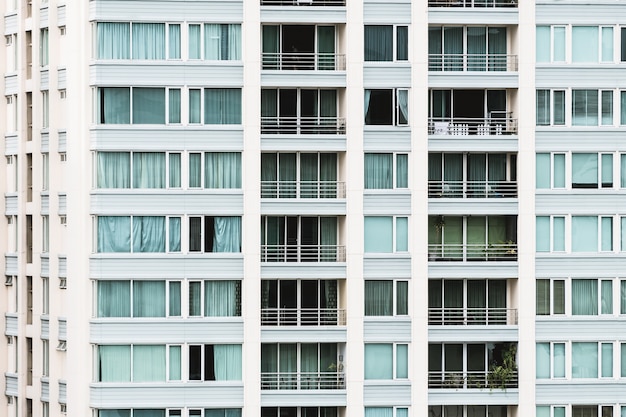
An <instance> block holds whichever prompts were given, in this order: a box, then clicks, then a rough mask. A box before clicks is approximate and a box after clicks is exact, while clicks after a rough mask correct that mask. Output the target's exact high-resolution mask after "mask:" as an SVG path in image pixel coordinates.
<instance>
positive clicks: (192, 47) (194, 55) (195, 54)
mask: <svg viewBox="0 0 626 417" xmlns="http://www.w3.org/2000/svg"><path fill="white" fill-rule="evenodd" d="M200 32H201V30H200V25H189V40H188V42H189V50H188V52H189V59H200V56H201V51H202V40H201V39H200Z"/></svg>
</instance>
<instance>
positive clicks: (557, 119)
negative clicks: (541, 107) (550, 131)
mask: <svg viewBox="0 0 626 417" xmlns="http://www.w3.org/2000/svg"><path fill="white" fill-rule="evenodd" d="M552 96H553V105H552V118H553V121H552V124H553V125H555V126H563V125H565V91H553V92H552Z"/></svg>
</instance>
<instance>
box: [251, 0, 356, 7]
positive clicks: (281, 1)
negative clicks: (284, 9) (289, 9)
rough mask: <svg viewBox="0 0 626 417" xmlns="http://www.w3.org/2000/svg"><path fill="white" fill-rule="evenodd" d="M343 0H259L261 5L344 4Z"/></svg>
mask: <svg viewBox="0 0 626 417" xmlns="http://www.w3.org/2000/svg"><path fill="white" fill-rule="evenodd" d="M345 5H346V2H345V0H261V6H345Z"/></svg>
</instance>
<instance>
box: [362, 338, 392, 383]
mask: <svg viewBox="0 0 626 417" xmlns="http://www.w3.org/2000/svg"><path fill="white" fill-rule="evenodd" d="M392 378H393V344H391V343H366V344H365V379H392Z"/></svg>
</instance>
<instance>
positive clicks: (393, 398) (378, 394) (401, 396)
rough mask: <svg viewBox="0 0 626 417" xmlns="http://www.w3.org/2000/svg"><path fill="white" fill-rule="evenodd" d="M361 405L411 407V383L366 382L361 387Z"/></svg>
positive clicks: (405, 381)
mask: <svg viewBox="0 0 626 417" xmlns="http://www.w3.org/2000/svg"><path fill="white" fill-rule="evenodd" d="M363 403H364V405H365V406H366V407H375V406H379V407H384V406H387V407H388V406H390V405H399V406H408V405H411V382H410V381H407V380H404V381H403V380H398V381H366V382H365V383H364V386H363Z"/></svg>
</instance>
